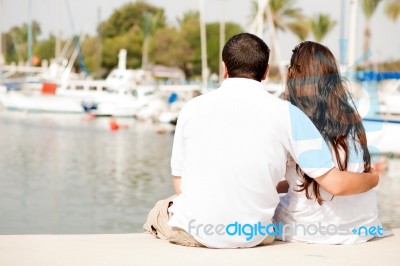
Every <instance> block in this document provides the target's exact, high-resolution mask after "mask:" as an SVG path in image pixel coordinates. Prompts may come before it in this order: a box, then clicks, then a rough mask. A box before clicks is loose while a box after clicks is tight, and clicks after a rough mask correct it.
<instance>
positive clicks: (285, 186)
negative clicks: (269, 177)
mask: <svg viewBox="0 0 400 266" xmlns="http://www.w3.org/2000/svg"><path fill="white" fill-rule="evenodd" d="M276 191H277V192H278V193H287V192H288V191H289V183H288V181H287V180H282V181H279V183H278V185H276Z"/></svg>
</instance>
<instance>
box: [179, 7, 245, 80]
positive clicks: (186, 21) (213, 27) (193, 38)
mask: <svg viewBox="0 0 400 266" xmlns="http://www.w3.org/2000/svg"><path fill="white" fill-rule="evenodd" d="M178 23H179V32H180V35H181V39H183V40H185V41H186V43H187V45H188V46H187V48H185V49H187V50H186V51H188V52H189V53H190V54H191V55H192V56H191V62H188V63H187V64H186V67H185V69H184V71H185V73H186V74H190V76H192V77H193V76H197V75H201V47H200V16H199V13H198V12H197V11H188V12H186V13H185V14H184V15H183V17H182V18H181V19H178ZM240 32H243V29H242V27H240V26H239V25H238V24H235V23H231V22H227V23H225V41H227V40H228V39H229V38H231V37H232V36H233V35H235V34H238V33H240ZM206 34H207V35H206V38H207V63H208V67H209V69H210V71H211V72H214V73H218V72H219V64H220V62H219V52H220V51H219V23H218V22H214V23H207V24H206ZM187 77H188V76H187Z"/></svg>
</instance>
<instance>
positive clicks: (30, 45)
mask: <svg viewBox="0 0 400 266" xmlns="http://www.w3.org/2000/svg"><path fill="white" fill-rule="evenodd" d="M28 2H29V3H28V55H27V60H28V66H31V65H32V0H28Z"/></svg>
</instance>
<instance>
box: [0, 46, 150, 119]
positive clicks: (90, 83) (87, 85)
mask: <svg viewBox="0 0 400 266" xmlns="http://www.w3.org/2000/svg"><path fill="white" fill-rule="evenodd" d="M69 74H70V73H68V75H69ZM62 76H63V77H65V74H63V75H62ZM35 88H37V87H35ZM35 88H32V87H20V88H18V89H9V88H6V89H4V88H3V89H2V90H1V91H0V104H1V105H2V106H3V107H4V108H6V109H9V110H18V111H25V112H51V113H78V114H83V113H92V114H94V115H96V116H118V117H133V116H134V115H135V113H136V112H137V110H139V109H140V108H141V107H143V106H145V105H146V104H148V103H149V101H151V100H152V99H153V93H154V91H155V90H156V88H157V86H156V84H155V82H154V79H153V77H152V76H151V73H150V72H149V71H146V70H141V69H138V70H134V69H126V50H124V49H122V50H121V51H120V53H119V63H118V68H117V69H114V70H112V71H111V72H110V74H109V75H108V76H107V78H106V79H105V80H90V79H67V80H66V81H64V82H63V81H62V79H50V80H48V81H47V80H42V83H41V87H40V89H35Z"/></svg>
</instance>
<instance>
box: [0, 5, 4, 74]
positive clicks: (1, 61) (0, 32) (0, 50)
mask: <svg viewBox="0 0 400 266" xmlns="http://www.w3.org/2000/svg"><path fill="white" fill-rule="evenodd" d="M2 20H3V0H0V65H2V64H4V57H3V45H2V44H3V39H2V37H3V27H2V24H1V22H2ZM0 75H1V72H0Z"/></svg>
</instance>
